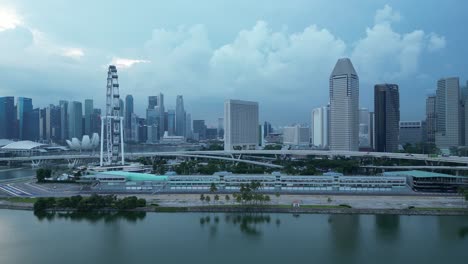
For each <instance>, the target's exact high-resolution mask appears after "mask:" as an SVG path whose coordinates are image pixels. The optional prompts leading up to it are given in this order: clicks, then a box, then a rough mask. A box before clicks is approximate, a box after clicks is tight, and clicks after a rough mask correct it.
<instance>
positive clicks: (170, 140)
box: [161, 131, 185, 144]
mask: <svg viewBox="0 0 468 264" xmlns="http://www.w3.org/2000/svg"><path fill="white" fill-rule="evenodd" d="M184 142H185V137H183V136H169V134H168V133H167V131H166V132H164V136H163V137H162V138H161V143H163V144H182V143H184Z"/></svg>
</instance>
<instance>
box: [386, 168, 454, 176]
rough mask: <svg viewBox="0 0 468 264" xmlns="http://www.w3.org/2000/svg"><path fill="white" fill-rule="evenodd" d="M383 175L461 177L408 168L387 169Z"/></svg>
mask: <svg viewBox="0 0 468 264" xmlns="http://www.w3.org/2000/svg"><path fill="white" fill-rule="evenodd" d="M383 175H384V176H411V177H416V178H423V177H463V176H454V175H450V174H444V173H437V172H430V171H419V170H409V171H387V172H384V173H383Z"/></svg>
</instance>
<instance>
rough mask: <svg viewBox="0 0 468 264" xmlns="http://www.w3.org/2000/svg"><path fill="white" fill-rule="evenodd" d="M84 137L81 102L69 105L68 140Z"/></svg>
mask: <svg viewBox="0 0 468 264" xmlns="http://www.w3.org/2000/svg"><path fill="white" fill-rule="evenodd" d="M82 137H83V107H82V104H81V102H76V101H73V102H70V103H69V104H68V139H72V138H78V139H81V138H82Z"/></svg>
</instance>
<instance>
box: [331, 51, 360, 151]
mask: <svg viewBox="0 0 468 264" xmlns="http://www.w3.org/2000/svg"><path fill="white" fill-rule="evenodd" d="M330 149H331V150H349V151H357V150H359V77H358V75H357V73H356V71H355V70H354V67H353V64H352V63H351V60H350V59H348V58H343V59H339V60H338V62H337V63H336V65H335V68H334V69H333V72H332V73H331V75H330Z"/></svg>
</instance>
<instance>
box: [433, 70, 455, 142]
mask: <svg viewBox="0 0 468 264" xmlns="http://www.w3.org/2000/svg"><path fill="white" fill-rule="evenodd" d="M459 101H460V84H459V80H458V77H451V78H445V79H440V80H439V81H438V82H437V91H436V116H437V117H436V118H437V120H436V134H435V142H436V145H437V147H438V148H440V149H449V148H450V147H458V146H459V145H460V130H459V129H460V127H459V122H460V119H459V116H460V109H459V108H460V105H459Z"/></svg>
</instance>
